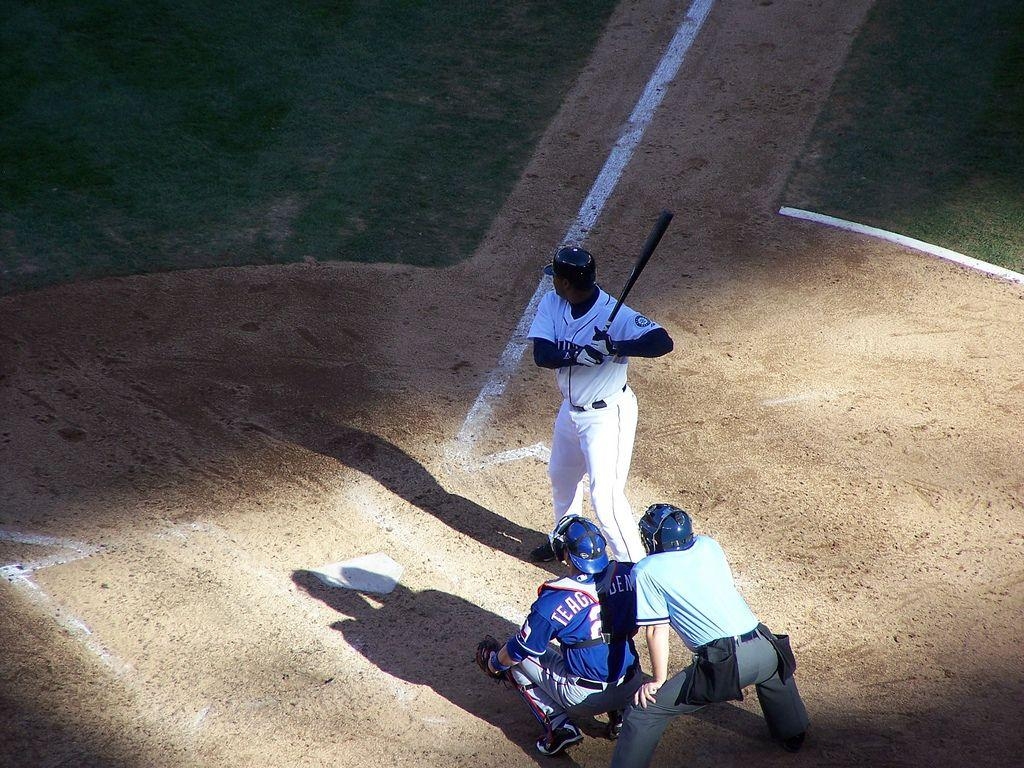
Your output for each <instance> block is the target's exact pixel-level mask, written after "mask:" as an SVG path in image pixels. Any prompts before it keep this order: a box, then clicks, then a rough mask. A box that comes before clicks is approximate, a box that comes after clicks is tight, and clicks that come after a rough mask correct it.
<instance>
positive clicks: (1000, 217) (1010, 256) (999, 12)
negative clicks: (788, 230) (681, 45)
mask: <svg viewBox="0 0 1024 768" xmlns="http://www.w3.org/2000/svg"><path fill="white" fill-rule="evenodd" d="M784 204H786V205H791V206H794V207H797V208H806V209H810V210H814V211H817V212H819V213H826V214H829V215H833V216H838V217H840V218H844V219H849V220H853V221H857V222H860V223H863V224H868V225H871V226H876V227H881V228H883V229H887V230H891V231H895V232H899V233H900V234H904V235H908V236H910V237H915V238H918V239H921V240H924V241H927V242H931V243H934V244H936V245H941V246H944V247H946V248H951V249H953V250H955V251H959V252H961V253H965V254H967V255H970V256H974V257H975V258H979V259H982V260H984V261H988V262H991V263H994V264H999V265H1002V266H1005V267H1009V268H1010V269H1015V270H1018V271H1020V270H1022V269H1024V4H1021V3H1020V1H1019V0H984V2H963V1H962V0H879V2H877V3H876V5H875V6H874V8H873V9H872V11H871V14H870V16H869V19H868V22H867V24H866V25H865V27H864V28H863V29H862V31H861V34H860V35H859V36H858V39H857V40H856V42H855V44H854V46H853V50H852V52H851V55H850V58H849V61H848V62H847V65H846V67H845V68H844V71H843V73H842V74H841V76H840V77H839V79H838V81H837V83H836V85H835V88H834V91H833V94H832V97H831V99H830V101H829V103H828V105H827V106H826V108H825V110H824V111H823V113H822V115H821V117H820V119H819V121H818V124H817V126H816V127H815V130H814V132H813V135H812V137H811V140H810V143H809V146H808V151H807V153H806V154H805V156H804V157H803V158H802V159H801V160H800V161H799V162H798V163H797V165H796V167H795V169H794V172H793V174H792V176H791V178H790V180H789V184H788V187H787V189H786V192H785V194H784Z"/></svg>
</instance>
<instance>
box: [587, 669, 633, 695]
mask: <svg viewBox="0 0 1024 768" xmlns="http://www.w3.org/2000/svg"><path fill="white" fill-rule="evenodd" d="M639 668H640V665H639V664H634V665H633V666H632V667H630V668H629V671H628V672H626V674H624V675H623V676H622V677H620V678H619V679H618V680H616V681H615V682H614V683H599V682H598V681H597V680H587V678H585V677H577V678H576V685H578V686H579V687H580V688H589V689H590V690H592V691H603V690H604V689H605V688H614V687H615V686H616V685H622V684H623V683H628V682H629V681H630V680H632V679H633V675H635V674H636V671H637V669H639Z"/></svg>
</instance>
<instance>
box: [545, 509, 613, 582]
mask: <svg viewBox="0 0 1024 768" xmlns="http://www.w3.org/2000/svg"><path fill="white" fill-rule="evenodd" d="M606 547H607V542H606V541H605V539H604V536H603V535H602V534H601V531H600V530H598V528H597V526H596V525H594V524H593V523H592V522H590V521H589V520H587V518H585V517H582V516H580V515H566V516H565V517H563V518H562V519H561V520H559V521H558V525H556V526H555V530H554V531H552V532H551V548H552V549H553V550H554V552H555V557H557V558H558V559H559V560H562V561H565V560H566V558H568V560H569V562H571V563H572V564H573V565H574V566H576V569H577V570H578V571H580V572H581V573H589V574H594V573H601V571H603V570H604V569H605V568H607V567H608V553H607V551H606Z"/></svg>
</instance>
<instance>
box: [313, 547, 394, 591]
mask: <svg viewBox="0 0 1024 768" xmlns="http://www.w3.org/2000/svg"><path fill="white" fill-rule="evenodd" d="M403 571H404V569H403V568H402V566H401V565H399V564H398V563H396V562H395V561H394V560H392V559H391V558H390V557H388V556H387V555H385V554H384V553H383V552H376V553H374V554H372V555H363V556H362V557H357V558H355V559H353V560H343V561H342V562H340V563H328V564H327V565H321V566H320V567H319V568H312V569H310V573H312V574H313V575H314V576H316V577H317V578H318V579H319V580H320V581H322V582H323V583H324V584H326V585H327V586H329V587H341V588H343V589H354V590H356V591H357V592H374V593H377V594H380V595H386V594H388V593H389V592H391V591H392V590H393V589H394V588H395V587H396V586H397V585H398V582H399V580H400V579H401V578H402V572H403Z"/></svg>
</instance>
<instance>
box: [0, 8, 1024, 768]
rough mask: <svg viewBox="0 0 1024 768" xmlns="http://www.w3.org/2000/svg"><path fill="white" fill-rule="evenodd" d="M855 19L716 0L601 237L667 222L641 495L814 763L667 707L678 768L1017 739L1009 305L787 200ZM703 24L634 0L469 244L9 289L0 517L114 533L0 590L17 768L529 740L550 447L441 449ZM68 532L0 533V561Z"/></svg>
mask: <svg viewBox="0 0 1024 768" xmlns="http://www.w3.org/2000/svg"><path fill="white" fill-rule="evenodd" d="M869 4H870V3H869V2H868V0H854V1H853V2H849V1H847V2H839V0H818V1H813V2H812V1H810V0H807V1H806V2H774V3H773V2H770V0H760V1H759V2H754V1H747V2H738V3H719V4H717V6H716V7H715V9H714V10H713V12H712V14H711V16H710V18H709V20H708V22H707V25H706V27H705V29H704V30H703V31H702V33H701V34H700V36H699V38H698V40H697V44H696V45H695V47H694V49H693V50H692V51H691V53H690V55H689V57H688V58H687V60H686V62H685V64H684V66H683V69H682V71H681V72H680V74H679V76H678V78H677V79H676V81H675V83H674V84H673V85H672V86H671V87H670V88H669V90H668V93H667V95H666V98H665V101H664V104H663V106H662V108H661V110H660V111H659V113H658V116H657V118H656V120H655V122H654V124H653V125H652V127H651V129H650V130H649V132H648V134H647V135H646V137H645V139H644V142H643V144H642V146H641V148H640V149H639V151H638V152H637V153H636V155H635V157H634V158H633V161H632V163H631V164H630V165H629V167H628V168H627V170H626V173H625V175H624V177H623V179H622V181H621V182H620V184H619V186H618V188H617V190H616V192H615V194H614V196H613V197H612V199H611V200H610V201H609V203H608V206H607V208H606V210H605V211H604V213H603V215H602V216H601V219H600V221H599V224H598V226H597V227H596V228H595V231H594V232H592V233H591V235H590V236H589V238H588V241H587V242H588V245H589V246H590V247H591V248H592V250H593V251H594V252H595V253H596V254H597V255H598V259H599V261H600V264H601V276H602V278H603V282H604V283H605V284H606V285H609V286H613V287H616V289H617V286H618V285H620V284H621V282H622V279H623V277H624V275H625V274H626V272H627V271H628V268H629V266H630V262H631V261H632V258H633V255H634V254H635V253H636V251H637V249H638V247H639V243H641V242H642V241H643V238H644V237H645V235H646V232H647V229H648V228H649V226H650V225H651V224H652V223H653V220H654V218H655V217H656V216H657V213H658V211H660V210H661V209H662V208H671V209H673V210H674V211H675V212H676V218H675V220H674V222H673V224H672V226H671V227H670V229H669V232H668V234H667V235H666V236H665V239H664V240H663V242H662V245H661V248H660V249H659V252H658V254H657V255H656V257H655V258H654V260H653V261H652V262H651V264H650V266H649V268H648V272H647V273H645V275H644V277H643V278H642V280H641V282H640V283H639V284H638V286H637V289H636V291H635V298H634V299H633V300H632V301H631V303H632V304H634V306H637V307H638V308H640V309H643V310H646V311H647V312H648V313H650V314H651V315H652V316H654V317H656V318H657V319H658V320H659V321H660V322H661V323H662V324H663V325H665V326H666V327H667V328H668V329H669V331H670V332H671V333H672V335H673V336H674V338H675V340H676V351H675V352H674V353H673V354H672V355H670V356H669V357H667V358H662V359H660V360H657V361H637V362H636V363H635V364H634V365H633V366H632V369H631V370H632V374H631V379H632V382H633V384H634V388H635V389H636V391H637V392H638V395H639V398H640V403H641V405H640V407H641V424H640V428H639V433H638V441H637V448H636V454H635V462H634V469H633V475H632V482H631V485H630V489H629V492H630V495H631V499H632V500H633V502H634V505H635V507H636V508H637V509H638V510H639V509H643V508H644V507H645V506H646V505H647V504H649V503H651V502H653V501H674V502H677V503H680V504H683V505H685V506H687V507H689V508H691V509H692V511H693V512H694V515H695V518H696V520H697V523H698V526H699V528H700V529H701V530H703V531H705V532H709V533H711V534H712V535H714V536H716V537H717V538H718V539H719V540H720V541H721V542H722V543H723V544H724V546H725V547H726V550H727V552H728V553H729V554H730V557H731V560H732V563H733V566H734V570H735V572H736V574H737V578H738V581H739V583H740V585H741V587H742V589H743V591H744V593H745V595H746V596H747V598H748V600H749V602H750V603H751V604H752V606H753V607H754V609H755V611H756V612H757V613H758V615H759V616H760V617H761V618H762V619H763V620H764V621H765V622H766V623H768V624H769V625H771V626H773V627H774V628H776V629H777V630H778V631H787V632H789V633H790V634H791V636H792V637H793V641H794V645H795V647H796V650H797V654H798V659H799V662H800V670H799V672H798V678H799V680H800V684H801V688H802V691H803V693H804V695H805V698H806V701H807V705H808V709H809V710H810V713H811V717H812V720H813V724H812V730H811V734H810V736H809V739H808V743H807V745H806V747H805V750H804V752H802V753H801V754H800V755H798V756H796V757H794V756H791V755H787V754H785V753H783V752H781V750H778V749H777V748H776V747H774V746H773V745H772V744H771V743H770V742H768V740H767V736H766V733H765V731H764V728H763V722H762V721H761V719H760V713H759V710H758V707H757V703H756V700H755V699H754V698H753V697H748V699H747V700H746V701H744V702H742V703H740V704H737V705H735V706H727V705H723V706H720V707H717V708H711V709H709V710H707V711H706V713H705V714H703V715H701V716H698V717H692V718H686V719H683V720H680V721H678V722H676V723H675V724H673V725H672V726H671V727H670V729H669V731H668V732H667V733H666V735H665V737H664V739H663V741H662V745H661V747H660V749H659V752H658V755H657V756H656V759H655V765H658V766H669V765H678V764H680V763H685V764H687V765H716V766H749V765H753V764H757V765H780V766H781V765H794V764H802V765H834V766H860V765H865V766H867V765H870V766H876V765H905V766H928V767H929V768H940V767H942V766H960V765H964V764H968V763H970V764H972V765H974V766H988V765H991V766H996V765H999V766H1002V765H1009V764H1013V763H1015V762H1019V760H1020V755H1021V754H1024V737H1022V733H1024V727H1022V726H1024V722H1022V712H1024V661H1022V654H1021V650H1020V634H1021V629H1022V615H1024V555H1022V544H1024V514H1022V511H1024V452H1022V451H1021V446H1022V445H1024V427H1022V424H1024V408H1022V400H1024V385H1022V384H1021V376H1020V373H1021V371H1022V370H1024V350H1022V347H1021V344H1020V340H1021V338H1024V289H1022V288H1021V287H1019V286H1013V285H1010V284H1007V283H1002V282H999V281H995V280H992V279H989V278H986V277H983V276H980V275H978V274H975V273H971V272H967V271H965V270H962V269H959V268H957V267H954V266H951V265H948V264H946V263H944V262H939V261H936V260H933V259H931V258H929V257H925V256H922V255H920V254H915V253H912V252H909V251H905V250H902V249H899V248H896V247H893V246H891V245H888V244H885V243H879V242H873V241H871V240H868V239H866V238H862V237H858V236H853V235H849V234H844V233H840V232H837V231H830V230H825V229H821V228H819V227H817V226H814V225H811V224H808V223H804V222H797V221H793V220H788V219H785V218H782V217H779V216H778V215H776V213H775V212H776V211H777V210H778V207H779V205H782V204H785V202H786V201H785V200H782V199H781V194H782V188H783V184H784V181H785V178H786V175H787V173H788V171H789V169H790V167H791V165H792V163H793V161H794V159H795V158H796V156H797V155H798V153H799V151H800V148H801V146H802V145H803V142H804V140H805V137H806V136H807V134H808V132H809V130H810V127H811V125H812V124H813V121H814V119H815V116H816V114H817V112H818V110H819V109H820V107H821V105H822V103H823V102H824V100H825V99H826V98H827V97H828V92H829V88H830V84H831V83H832V80H833V77H834V74H835V72H836V70H837V68H838V67H839V66H840V65H841V63H842V60H843V57H844V56H845V54H846V51H847V49H848V46H849V43H850V41H851V39H852V36H853V34H854V33H855V31H856V29H857V27H858V25H859V24H860V22H861V20H862V18H863V14H864V13H865V11H866V8H867V7H868V6H869ZM679 19H680V11H679V10H678V8H677V7H676V4H674V3H669V2H664V1H663V0H647V1H645V2H624V3H623V4H622V6H621V7H620V9H619V10H618V12H617V13H616V15H615V16H614V18H613V20H612V22H611V24H610V26H609V28H608V31H607V34H606V36H605V38H604V40H603V42H602V44H601V46H600V48H599V50H598V51H597V52H596V53H595V55H594V57H593V59H592V60H591V62H590V63H589V65H588V67H587V68H586V70H585V71H584V72H583V73H582V75H581V78H580V80H579V82H578V83H577V86H576V87H575V89H574V90H573V92H572V93H571V94H570V96H569V98H568V99H567V101H566V104H565V107H564V109H563V111H562V112H561V113H560V114H559V116H558V118H557V119H556V120H555V121H554V123H553V124H552V125H551V127H550V130H549V131H548V132H547V134H546V135H545V137H544V139H543V142H542V144H541V146H540V147H539V149H538V152H537V154H536V156H535V158H534V159H533V161H532V163H531V165H530V167H529V168H528V170H527V172H526V173H525V174H524V176H523V179H522V181H521V183H520V184H519V186H518V187H517V189H516V190H515V193H514V194H513V195H512V196H511V197H510V199H509V200H508V201H507V203H506V205H505V207H504V209H503V211H502V212H501V215H500V216H499V217H498V218H497V219H496V221H495V223H494V225H493V227H492V229H491V231H490V233H489V234H488V236H487V238H486V240H485V241H484V243H483V244H482V245H481V248H480V251H479V253H478V254H477V255H476V256H475V258H474V259H473V260H472V262H470V263H468V264H465V265H462V266H459V267H456V268H453V269H449V270H445V271H431V270H418V269H411V268H405V267H380V266H360V265H355V264H330V265H328V264H303V265H297V266H291V267H259V268H245V269H230V270H219V271H195V272H181V273H175V274H168V275H154V276H147V277H139V278H131V279H114V280H103V281H99V282H93V283H87V284H79V285H70V286H63V287H59V288H55V289H52V290H46V291H43V292H38V293H31V294H25V295H21V296H14V297H8V298H5V299H3V300H0V365H2V368H0V480H2V484H0V530H3V531H7V532H11V531H18V532H22V533H31V534H36V535H48V536H55V537H65V538H69V539H74V540H76V541H81V542H85V543H87V544H89V545H90V546H93V547H96V548H97V551H96V552H95V553H94V554H93V555H91V556H90V557H86V558H83V559H79V560H77V561H75V562H72V563H68V564H65V565H60V566H55V567H51V568H47V569H44V570H40V571H38V572H37V573H36V574H35V581H36V583H37V584H38V585H39V587H40V588H41V589H40V591H37V592H33V591H31V590H28V589H25V588H19V587H17V586H16V585H15V584H13V583H12V584H8V583H6V582H3V583H0V606H2V609H0V638H2V646H3V654H2V660H0V763H2V764H4V765H12V766H36V765H39V766H57V765H90V766H92V765H95V766H101V765H102V766H126V767H128V766H131V767H133V768H134V767H137V766H217V767H218V768H219V767H220V766H224V767H225V768H226V767H229V766H274V767H275V768H276V767H277V766H283V765H287V766H321V765H323V766H326V765H331V766H338V765H342V766H371V767H381V766H391V765H398V764H402V765H408V766H431V767H433V766H438V765H446V766H513V765H535V764H540V763H541V762H542V759H540V758H535V757H534V756H533V754H532V740H533V738H535V736H536V733H535V730H536V726H535V724H534V723H533V721H532V720H531V718H530V715H529V714H528V713H527V710H526V709H525V707H524V706H523V705H522V704H521V703H520V702H519V701H517V700H516V699H515V698H514V697H513V695H512V694H511V692H510V691H507V690H503V689H501V688H498V687H494V686H492V685H490V684H488V683H487V682H486V681H484V680H483V679H482V677H481V676H480V675H479V674H478V672H477V671H476V670H475V668H473V667H472V666H471V664H470V657H471V652H472V647H473V645H474V644H475V642H476V640H477V639H478V637H479V636H481V635H482V634H484V633H486V632H491V633H494V634H498V635H503V634H506V633H507V632H509V631H511V630H512V628H513V626H514V622H515V621H517V620H518V618H519V617H521V616H522V615H523V613H524V612H525V610H526V608H527V607H528V605H529V603H530V601H531V599H532V596H533V594H534V592H533V590H534V588H535V587H536V585H537V583H538V582H539V581H540V580H542V579H543V578H545V577H546V576H547V572H546V571H544V570H541V569H539V568H537V567H536V566H534V565H532V564H529V563H527V562H524V558H525V557H526V553H527V552H528V551H529V549H530V547H531V546H533V545H534V544H535V543H536V542H537V541H538V540H539V536H540V533H539V532H540V531H543V530H545V529H546V528H547V527H548V526H549V525H550V509H549V499H548V484H547V479H546V475H545V466H544V465H543V464H542V463H541V462H539V461H537V460H534V459H530V460H525V461H518V462H513V463H507V464H503V465H500V466H495V467H491V468H489V469H486V470H483V471H480V472H466V471H463V470H461V469H460V468H459V467H458V466H457V465H455V464H452V463H451V462H449V461H447V460H446V458H445V457H446V453H445V447H446V446H448V445H450V444H451V441H452V440H453V439H454V437H455V435H456V434H457V433H458V430H459V428H460V427H461V425H462V423H463V420H464V419H465V417H466V414H467V412H468V409H469V407H470V405H471V404H472V403H473V400H474V398H475V397H476V395H477V393H478V392H479V391H480V387H481V386H482V384H483V382H484V380H485V379H486V376H487V374H488V372H489V371H491V370H492V369H493V368H494V366H495V364H496V361H497V358H498V355H499V354H500V353H501V351H502V349H503V348H504V346H505V344H506V342H507V341H508V339H509V338H510V335H511V333H512V332H513V329H514V328H515V324H516V322H517V320H518V318H519V316H520V314H521V313H522V311H523V308H524V307H525V306H526V302H527V300H528V299H529V296H530V295H531V294H532V292H533V290H534V288H535V287H536V285H537V280H538V277H539V274H538V269H539V267H540V265H541V263H542V262H543V261H544V260H545V259H546V258H547V256H548V254H550V252H551V249H552V248H553V247H554V246H555V245H557V243H558V241H559V239H560V238H561V237H562V235H563V234H564V232H565V230H566V228H567V227H568V224H569V222H571V221H572V219H573V217H574V216H575V214H576V209H577V207H578V206H579V204H580V201H581V200H582V199H583V197H584V195H585V194H586V192H587V191H588V189H589V186H590V184H591V183H592V181H593V179H594V178H595V176H596V174H597V172H598V170H599V169H600V166H601V164H602V163H603V162H604V158H605V156H606V154H607V152H608V149H609V147H610V145H611V143H612V142H613V141H614V140H615V138H616V136H617V132H618V131H619V128H620V126H621V125H622V123H623V121H624V120H625V117H626V116H627V115H628V113H629V111H630V110H631V108H632V105H633V103H634V102H635V100H636V97H637V95H638V93H639V90H640V88H641V87H642V86H643V84H644V82H645V81H646V79H647V77H648V76H649V73H650V72H651V71H652V70H653V68H654V66H655V64H656V62H657V59H658V57H659V56H660V52H661V50H662V49H663V46H664V45H665V43H666V42H667V41H668V40H669V39H670V37H671V35H672V33H673V31H674V29H675V27H676V25H677V24H678V21H679ZM556 404H557V401H556V394H555V388H554V385H553V382H552V381H551V380H550V376H549V375H548V374H547V373H545V372H541V371H537V370H535V369H534V368H533V366H532V365H531V364H529V363H528V362H526V361H524V362H523V364H522V365H520V366H519V369H518V370H517V373H516V375H515V376H514V377H513V380H512V382H511V383H510V385H509V387H508V390H507V391H506V393H505V395H504V396H503V397H502V398H501V399H500V401H499V404H498V407H497V409H496V412H495V414H494V415H493V417H492V418H491V420H490V421H489V430H488V433H487V435H486V436H484V438H483V439H482V440H481V443H480V446H479V450H480V451H491V450H506V449H509V448H516V447H519V446H524V445H530V444H533V443H536V442H547V441H548V439H549V430H550V426H551V421H552V418H553V415H554V408H555V406H556ZM374 552H384V553H386V554H388V555H389V556H390V557H392V558H393V559H394V560H396V561H397V562H399V563H401V564H402V565H403V566H404V568H405V573H404V576H403V578H402V583H401V585H400V586H399V587H398V589H397V590H396V591H395V592H393V593H392V594H390V595H387V596H378V597H377V598H372V597H363V596H360V595H359V594H356V593H352V592H347V591H344V590H327V589H324V588H320V587H317V586H316V584H315V582H314V581H312V580H311V579H310V578H309V577H308V575H307V574H306V573H305V570H306V569H309V568H311V567H317V566H319V565H322V564H325V563H328V562H333V561H338V560H343V559H348V558H353V557H357V556H359V555H363V554H368V553H374ZM54 553H55V550H53V549H52V548H47V547H40V546H32V545H28V544H24V543H22V544H17V543H13V542H6V543H5V542H3V541H0V561H2V563H6V562H10V561H11V560H14V559H19V558H21V559H33V558H35V557H44V556H47V555H50V554H54ZM2 563H0V564H2ZM72 618H77V619H79V620H81V621H83V622H85V624H86V625H87V626H88V628H89V629H90V630H91V634H89V635H87V634H85V633H84V631H83V630H82V629H80V628H78V629H76V628H75V626H74V625H73V624H72ZM62 622H63V623H62ZM674 652H675V654H676V655H675V662H676V664H677V665H678V664H679V663H682V654H681V653H680V651H679V649H678V647H677V648H676V649H675V651H674ZM583 725H584V727H585V729H586V730H589V731H590V732H591V733H595V732H596V728H597V724H596V723H584V724H583ZM610 754H611V745H610V744H609V743H608V742H606V741H603V740H601V739H599V738H593V739H587V740H586V741H585V742H583V743H582V744H581V745H579V746H578V747H576V748H574V749H573V750H572V752H571V759H566V760H562V761H561V762H562V763H563V764H566V765H569V764H574V763H575V764H578V765H604V764H606V763H607V761H608V759H609V756H610Z"/></svg>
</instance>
